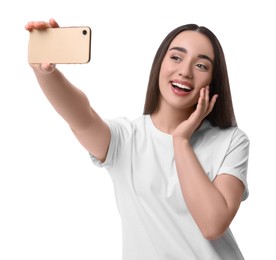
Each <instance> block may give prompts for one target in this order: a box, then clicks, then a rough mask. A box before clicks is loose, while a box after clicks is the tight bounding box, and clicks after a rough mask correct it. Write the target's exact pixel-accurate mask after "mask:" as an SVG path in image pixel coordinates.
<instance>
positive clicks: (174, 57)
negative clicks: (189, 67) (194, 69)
mask: <svg viewBox="0 0 276 260" xmlns="http://www.w3.org/2000/svg"><path fill="white" fill-rule="evenodd" d="M171 59H172V60H174V61H182V59H181V58H180V57H179V56H177V55H172V56H171Z"/></svg>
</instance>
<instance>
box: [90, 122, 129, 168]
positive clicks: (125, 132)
mask: <svg viewBox="0 0 276 260" xmlns="http://www.w3.org/2000/svg"><path fill="white" fill-rule="evenodd" d="M105 122H106V124H107V125H108V127H109V129H110V133H111V138H110V143H109V147H108V152H107V156H106V159H105V161H104V162H100V161H99V160H98V159H97V158H95V156H93V155H92V154H89V155H90V158H91V160H92V162H93V163H94V164H95V165H96V166H98V167H105V168H111V167H113V166H114V164H116V163H117V161H118V158H119V157H120V156H121V154H122V150H124V145H125V143H127V142H128V141H129V139H130V136H131V133H132V130H131V123H130V121H129V120H128V119H127V118H123V117H122V118H116V119H113V120H105Z"/></svg>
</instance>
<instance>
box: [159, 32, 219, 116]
mask: <svg viewBox="0 0 276 260" xmlns="http://www.w3.org/2000/svg"><path fill="white" fill-rule="evenodd" d="M213 61H214V51H213V46H212V44H211V42H210V40H209V39H208V38H207V37H206V36H205V35H203V34H201V33H199V32H195V31H183V32H181V33H180V34H178V35H177V36H176V37H175V38H174V40H173V41H172V42H171V44H170V46H169V48H168V51H167V53H166V55H165V57H164V59H163V62H162V64H161V69H160V73H159V89H160V92H161V97H160V108H161V109H162V108H164V107H166V106H169V107H170V108H175V109H180V110H190V111H191V112H192V111H193V110H194V107H195V104H196V103H197V101H198V98H199V92H200V89H201V88H203V87H206V86H207V85H209V84H210V82H211V80H212V71H213Z"/></svg>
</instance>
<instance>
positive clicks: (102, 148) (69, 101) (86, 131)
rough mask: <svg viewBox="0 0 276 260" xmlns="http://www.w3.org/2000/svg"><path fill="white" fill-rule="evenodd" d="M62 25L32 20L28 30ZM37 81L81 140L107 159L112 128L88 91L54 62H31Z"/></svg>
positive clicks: (51, 21) (27, 27)
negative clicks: (100, 114) (102, 117)
mask: <svg viewBox="0 0 276 260" xmlns="http://www.w3.org/2000/svg"><path fill="white" fill-rule="evenodd" d="M48 27H58V25H57V23H56V22H55V21H54V20H50V22H49V23H45V22H30V23H28V24H27V25H26V29H27V30H29V31H30V30H32V29H45V28H48ZM31 67H32V68H33V70H34V73H35V76H36V78H37V81H38V83H39V85H40V87H41V89H42V91H43V93H44V94H45V96H46V97H47V99H48V100H49V102H50V103H51V105H52V106H53V107H54V109H55V110H56V111H57V112H58V113H59V114H60V115H61V117H63V119H64V120H65V121H66V122H67V123H68V124H69V126H70V127H71V129H72V131H73V133H74V134H75V136H76V138H77V139H78V140H79V142H80V143H81V144H82V145H83V146H84V147H85V148H86V149H87V150H88V151H89V152H91V153H92V154H93V155H94V156H95V157H96V158H98V159H99V160H101V161H104V160H105V157H106V154H107V149H108V146H109V141H110V131H109V128H108V126H107V125H106V124H105V122H104V121H103V120H102V119H101V118H100V117H99V115H98V114H97V113H96V112H95V111H94V110H93V109H92V108H91V106H90V103H89V100H88V98H87V97H86V95H85V94H84V93H83V92H82V91H81V90H79V89H78V88H76V87H75V86H73V85H72V84H71V83H70V82H69V81H68V80H67V79H66V78H65V76H64V75H63V74H62V73H61V72H60V71H59V70H58V69H56V67H55V66H54V65H52V64H31Z"/></svg>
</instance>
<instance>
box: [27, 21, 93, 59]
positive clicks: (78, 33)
mask: <svg viewBox="0 0 276 260" xmlns="http://www.w3.org/2000/svg"><path fill="white" fill-rule="evenodd" d="M91 35H92V31H91V28H90V27H89V26H76V27H58V28H48V29H44V30H37V29H33V30H32V31H31V32H30V36H29V45H28V61H29V63H55V64H82V63H88V62H89V61H90V52H91Z"/></svg>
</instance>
